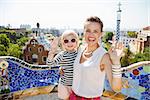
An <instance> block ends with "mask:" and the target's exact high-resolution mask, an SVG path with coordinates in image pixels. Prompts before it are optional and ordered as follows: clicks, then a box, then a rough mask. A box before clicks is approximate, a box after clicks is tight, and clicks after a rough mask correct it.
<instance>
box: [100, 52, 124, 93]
mask: <svg viewBox="0 0 150 100" xmlns="http://www.w3.org/2000/svg"><path fill="white" fill-rule="evenodd" d="M116 62H117V61H116ZM119 64H120V62H119V63H118V64H117V65H119ZM101 65H104V70H105V71H106V75H107V78H108V81H109V83H110V86H111V88H112V89H113V90H114V91H116V92H118V91H120V90H121V88H122V80H121V75H120V77H115V75H113V71H112V61H111V59H110V56H109V54H108V53H107V54H105V55H104V56H103V58H102V63H101ZM120 74H121V73H120Z"/></svg>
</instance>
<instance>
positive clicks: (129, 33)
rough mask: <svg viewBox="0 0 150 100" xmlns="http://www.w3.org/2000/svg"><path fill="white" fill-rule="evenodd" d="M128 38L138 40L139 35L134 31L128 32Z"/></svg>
mask: <svg viewBox="0 0 150 100" xmlns="http://www.w3.org/2000/svg"><path fill="white" fill-rule="evenodd" d="M128 36H129V37H131V38H136V37H137V33H136V32H134V31H128Z"/></svg>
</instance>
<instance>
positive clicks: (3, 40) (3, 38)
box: [0, 34, 10, 47]
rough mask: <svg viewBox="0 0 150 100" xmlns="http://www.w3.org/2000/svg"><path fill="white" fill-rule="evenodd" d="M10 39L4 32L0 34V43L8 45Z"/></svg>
mask: <svg viewBox="0 0 150 100" xmlns="http://www.w3.org/2000/svg"><path fill="white" fill-rule="evenodd" d="M9 43H10V39H9V38H7V35H6V34H0V44H3V45H4V46H5V47H9Z"/></svg>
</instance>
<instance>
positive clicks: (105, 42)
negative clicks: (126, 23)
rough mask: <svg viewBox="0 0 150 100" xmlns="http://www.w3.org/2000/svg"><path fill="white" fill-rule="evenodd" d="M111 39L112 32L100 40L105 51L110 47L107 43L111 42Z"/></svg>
mask: <svg viewBox="0 0 150 100" xmlns="http://www.w3.org/2000/svg"><path fill="white" fill-rule="evenodd" d="M112 37H113V32H106V33H105V35H104V37H103V39H102V41H103V42H104V47H105V49H106V50H109V48H110V47H111V44H110V43H109V42H108V41H109V40H112Z"/></svg>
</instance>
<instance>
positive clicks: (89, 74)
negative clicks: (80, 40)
mask: <svg viewBox="0 0 150 100" xmlns="http://www.w3.org/2000/svg"><path fill="white" fill-rule="evenodd" d="M102 35H103V23H102V21H101V20H100V18H98V17H97V16H92V17H89V18H87V20H86V21H85V24H84V38H85V42H86V44H85V45H84V46H81V47H80V48H79V50H78V55H77V57H76V60H75V62H74V74H73V85H72V93H71V94H70V97H69V99H70V100H100V99H101V96H102V93H103V89H104V81H105V76H107V78H108V81H109V83H110V85H111V88H112V89H113V90H114V91H120V90H121V88H122V81H121V77H122V75H121V72H118V71H117V70H118V69H120V67H121V65H120V58H121V56H122V53H123V45H122V44H119V45H118V44H117V43H115V45H114V47H112V48H111V49H110V50H109V51H108V52H107V51H106V50H105V49H104V48H103V46H102V43H101V42H100V41H101V39H102Z"/></svg>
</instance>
